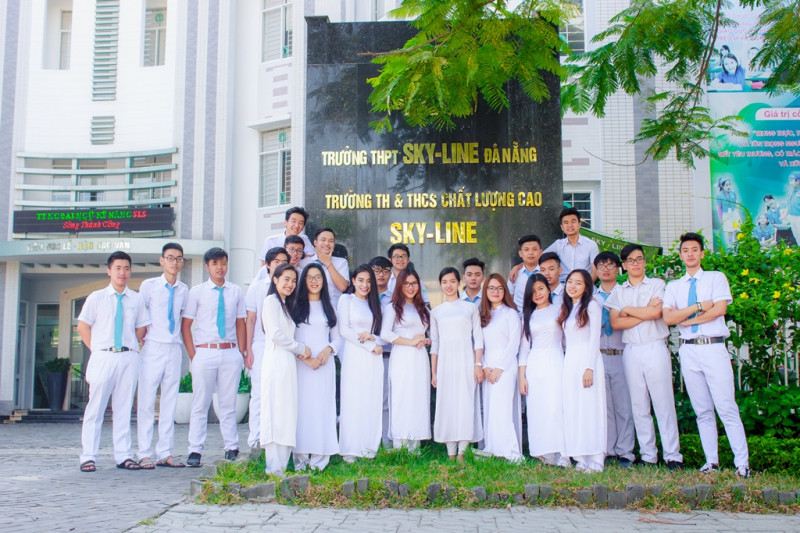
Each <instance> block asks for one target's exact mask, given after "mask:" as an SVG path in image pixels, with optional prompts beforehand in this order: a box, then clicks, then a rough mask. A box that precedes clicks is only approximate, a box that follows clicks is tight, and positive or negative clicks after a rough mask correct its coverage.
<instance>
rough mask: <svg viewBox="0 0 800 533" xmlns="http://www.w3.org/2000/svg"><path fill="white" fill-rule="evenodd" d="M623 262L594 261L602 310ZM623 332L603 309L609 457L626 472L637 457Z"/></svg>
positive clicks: (602, 256)
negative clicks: (624, 363) (613, 326)
mask: <svg viewBox="0 0 800 533" xmlns="http://www.w3.org/2000/svg"><path fill="white" fill-rule="evenodd" d="M621 266H622V262H621V261H620V260H619V257H618V256H617V254H615V253H613V252H600V253H599V254H597V256H596V257H595V258H594V268H595V270H596V271H597V277H598V279H599V280H600V286H599V287H598V288H597V291H596V292H595V294H594V299H595V300H597V303H599V304H600V305H601V306H604V305H605V302H606V300H608V297H609V296H611V293H612V292H613V291H614V289H615V288H616V287H617V286H618V285H617V275H618V274H619V268H620V267H621ZM624 348H625V345H624V344H623V343H622V331H621V330H615V329H613V328H612V327H611V319H610V316H609V312H608V309H607V308H606V307H603V324H602V327H601V330H600V353H602V354H603V369H604V372H605V375H606V420H607V424H606V425H607V426H608V441H607V444H606V453H607V454H608V458H609V459H611V460H614V459H615V458H616V460H617V461H618V463H619V465H620V466H622V467H625V468H628V467H630V466H631V465H632V464H633V461H634V460H635V459H636V456H635V455H634V454H633V445H634V433H633V413H632V412H631V395H630V392H629V391H628V382H627V381H626V380H625V368H624V366H623V364H622V351H623V350H624Z"/></svg>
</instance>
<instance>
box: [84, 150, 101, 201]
mask: <svg viewBox="0 0 800 533" xmlns="http://www.w3.org/2000/svg"><path fill="white" fill-rule="evenodd" d="M78 168H79V169H81V170H96V169H104V168H106V161H105V160H104V159H82V160H80V161H78ZM105 183H106V177H105V176H97V175H94V174H91V175H88V176H78V185H105ZM104 198H105V192H104V191H79V192H78V201H79V202H102V201H103V200H104Z"/></svg>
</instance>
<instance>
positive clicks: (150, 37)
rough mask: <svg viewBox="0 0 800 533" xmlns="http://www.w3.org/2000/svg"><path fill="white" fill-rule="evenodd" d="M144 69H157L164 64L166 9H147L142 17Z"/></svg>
mask: <svg viewBox="0 0 800 533" xmlns="http://www.w3.org/2000/svg"><path fill="white" fill-rule="evenodd" d="M143 48H144V54H143V55H144V60H143V63H142V64H143V65H144V66H145V67H157V66H159V65H163V64H164V56H165V53H166V49H167V8H166V7H150V5H149V2H148V7H147V9H146V10H145V15H144V36H143Z"/></svg>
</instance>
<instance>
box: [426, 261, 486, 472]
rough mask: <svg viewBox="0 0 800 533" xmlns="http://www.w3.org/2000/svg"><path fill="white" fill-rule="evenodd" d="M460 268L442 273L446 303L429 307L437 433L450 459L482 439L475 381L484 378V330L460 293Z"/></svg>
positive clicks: (461, 458) (436, 435) (432, 382)
mask: <svg viewBox="0 0 800 533" xmlns="http://www.w3.org/2000/svg"><path fill="white" fill-rule="evenodd" d="M460 282H461V277H460V276H459V273H458V270H456V269H455V268H453V267H445V268H444V269H442V271H441V272H440V273H439V285H440V286H441V288H442V292H443V293H444V302H442V303H441V304H440V305H438V306H436V307H435V308H434V309H433V311H431V375H432V379H431V384H432V385H433V386H434V388H436V414H435V417H434V423H433V438H434V440H435V441H436V442H443V443H445V444H446V445H447V455H448V457H450V459H451V460H454V459H456V458H458V460H459V461H463V460H464V451H465V450H466V449H467V445H468V444H469V443H470V442H477V441H479V440H481V439H482V438H483V429H482V427H481V413H480V405H479V398H478V389H477V387H476V384H479V383H480V382H481V381H483V362H482V360H483V331H482V330H481V319H480V313H479V312H478V306H477V305H475V304H472V303H469V302H467V301H464V300H460V299H459V298H458V284H459V283H460Z"/></svg>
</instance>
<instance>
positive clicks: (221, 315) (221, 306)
mask: <svg viewBox="0 0 800 533" xmlns="http://www.w3.org/2000/svg"><path fill="white" fill-rule="evenodd" d="M224 288H225V287H214V290H215V291H219V300H218V303H217V332H218V333H219V338H220V339H222V340H225V298H223V296H222V291H223V289H224Z"/></svg>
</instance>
